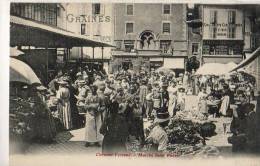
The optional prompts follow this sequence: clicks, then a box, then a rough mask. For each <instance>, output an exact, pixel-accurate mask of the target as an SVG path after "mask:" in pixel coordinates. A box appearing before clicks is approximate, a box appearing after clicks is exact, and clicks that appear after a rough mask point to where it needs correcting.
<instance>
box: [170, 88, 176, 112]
mask: <svg viewBox="0 0 260 166" xmlns="http://www.w3.org/2000/svg"><path fill="white" fill-rule="evenodd" d="M168 92H169V108H168V111H169V114H170V116H173V115H174V114H175V107H176V104H177V88H175V87H172V86H171V87H169V88H168Z"/></svg>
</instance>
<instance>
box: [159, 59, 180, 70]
mask: <svg viewBox="0 0 260 166" xmlns="http://www.w3.org/2000/svg"><path fill="white" fill-rule="evenodd" d="M163 67H165V68H170V69H184V58H164V63H163Z"/></svg>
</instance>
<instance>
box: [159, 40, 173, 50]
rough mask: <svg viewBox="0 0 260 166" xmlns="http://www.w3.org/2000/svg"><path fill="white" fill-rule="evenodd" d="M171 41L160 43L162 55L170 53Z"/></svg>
mask: <svg viewBox="0 0 260 166" xmlns="http://www.w3.org/2000/svg"><path fill="white" fill-rule="evenodd" d="M170 48H171V41H170V40H161V41H160V49H161V51H162V53H170V51H171V50H170Z"/></svg>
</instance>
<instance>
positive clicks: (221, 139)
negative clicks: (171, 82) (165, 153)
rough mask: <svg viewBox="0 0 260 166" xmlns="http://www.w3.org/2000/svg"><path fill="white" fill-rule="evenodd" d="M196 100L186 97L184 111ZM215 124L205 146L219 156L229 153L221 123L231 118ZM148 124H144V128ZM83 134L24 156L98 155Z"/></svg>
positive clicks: (32, 147)
mask: <svg viewBox="0 0 260 166" xmlns="http://www.w3.org/2000/svg"><path fill="white" fill-rule="evenodd" d="M196 103H197V98H196V96H187V97H186V109H190V108H192V107H194V106H196ZM210 120H212V121H214V122H215V124H216V133H217V134H216V135H215V136H213V137H211V138H209V139H208V140H207V142H206V143H207V145H214V146H217V147H218V148H219V149H220V151H221V154H225V155H226V154H230V153H231V144H228V142H227V137H228V136H229V134H228V133H226V134H225V133H224V128H223V123H228V122H230V121H231V118H223V117H221V118H212V119H210ZM148 125H149V122H145V123H144V127H145V128H146V127H147V126H148ZM84 132H85V129H84V128H81V129H76V130H72V131H65V132H61V133H59V134H58V135H57V136H56V143H51V144H38V143H34V144H31V145H30V146H29V148H28V150H27V151H26V154H30V155H31V154H34V155H37V154H86V153H92V154H95V153H98V152H101V147H96V146H90V147H85V146H84V145H85V142H84Z"/></svg>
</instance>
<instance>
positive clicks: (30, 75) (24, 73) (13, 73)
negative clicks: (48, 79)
mask: <svg viewBox="0 0 260 166" xmlns="http://www.w3.org/2000/svg"><path fill="white" fill-rule="evenodd" d="M10 82H23V83H26V84H29V85H31V84H34V83H36V84H41V81H40V80H39V78H38V77H37V76H36V74H35V73H34V71H33V70H32V68H31V67H30V66H28V65H27V64H26V63H24V62H22V61H20V60H17V59H14V58H11V60H10Z"/></svg>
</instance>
